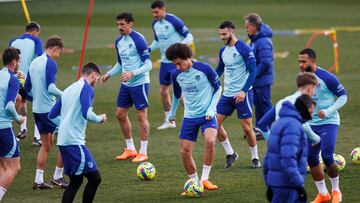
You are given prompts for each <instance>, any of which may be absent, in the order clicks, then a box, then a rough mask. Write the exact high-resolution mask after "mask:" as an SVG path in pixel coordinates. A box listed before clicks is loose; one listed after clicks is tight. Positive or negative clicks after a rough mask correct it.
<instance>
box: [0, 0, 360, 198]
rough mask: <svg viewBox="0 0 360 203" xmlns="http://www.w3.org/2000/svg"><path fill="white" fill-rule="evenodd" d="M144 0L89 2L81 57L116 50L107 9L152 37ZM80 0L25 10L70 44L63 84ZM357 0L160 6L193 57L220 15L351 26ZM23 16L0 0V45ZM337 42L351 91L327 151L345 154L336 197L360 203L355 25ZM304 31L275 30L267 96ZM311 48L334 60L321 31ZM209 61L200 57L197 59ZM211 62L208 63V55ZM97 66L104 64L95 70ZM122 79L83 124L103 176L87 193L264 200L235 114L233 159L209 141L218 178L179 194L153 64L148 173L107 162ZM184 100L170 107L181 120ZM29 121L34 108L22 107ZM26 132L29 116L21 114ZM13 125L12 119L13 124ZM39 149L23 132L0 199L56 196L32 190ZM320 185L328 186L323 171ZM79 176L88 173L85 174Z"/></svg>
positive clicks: (105, 57)
mask: <svg viewBox="0 0 360 203" xmlns="http://www.w3.org/2000/svg"><path fill="white" fill-rule="evenodd" d="M151 2H152V1H150V0H149V1H144V0H137V1H131V0H128V1H119V0H103V1H95V5H94V10H93V16H92V19H91V26H90V30H89V37H88V46H87V51H86V58H85V61H86V62H88V61H94V62H96V63H97V64H99V65H105V64H109V65H113V64H114V63H115V60H116V58H115V51H114V50H113V49H108V48H106V46H107V44H109V43H112V42H113V41H114V40H115V38H116V36H117V35H118V31H117V29H116V24H115V18H114V17H115V16H116V15H117V14H118V13H120V12H123V11H130V12H133V13H134V14H135V29H137V30H138V31H140V32H141V33H143V34H144V35H145V37H146V39H147V41H148V43H151V41H152V39H153V36H152V31H151V21H152V16H151V10H150V4H151ZM87 3H88V1H83V0H76V1H70V0H62V1H50V0H46V1H45V0H33V1H28V2H27V5H28V8H29V12H30V16H31V18H32V19H33V20H36V21H38V22H39V23H40V24H41V26H42V33H41V38H42V39H43V41H44V40H45V39H46V38H47V37H49V36H50V35H52V34H57V35H60V36H62V37H63V38H64V41H65V45H66V47H69V48H73V49H75V53H73V54H63V55H62V57H61V58H60V59H59V60H58V67H59V70H58V76H57V83H58V86H59V87H60V88H61V89H64V88H65V87H67V86H68V85H70V84H71V83H72V82H74V81H75V80H76V71H74V70H72V69H71V67H72V66H75V65H78V63H79V58H80V57H79V56H80V49H81V43H82V38H83V31H84V25H85V22H86V15H87V8H88V5H87ZM359 9H360V2H359V1H356V0H343V1H336V0H329V1H326V0H322V1H310V0H298V1H285V0H274V1H265V0H259V1H254V0H253V1H250V0H244V1H236V0H222V1H215V0H209V1H206V0H204V1H200V0H198V1H190V0H168V1H167V10H168V11H169V12H172V13H174V14H176V15H178V16H179V17H181V18H182V19H183V21H184V22H185V24H186V25H187V26H188V28H189V29H190V31H191V32H192V33H193V35H194V37H195V39H196V46H197V53H196V57H197V58H200V56H205V58H209V57H217V54H218V50H219V48H220V47H221V46H222V43H221V41H219V40H212V39H217V37H218V34H217V26H218V25H219V24H220V23H221V22H222V21H223V20H227V19H229V20H233V21H234V22H235V23H236V26H237V34H238V36H239V37H240V38H242V39H244V36H245V32H244V26H243V16H244V15H246V14H247V13H249V12H258V13H259V14H260V15H261V16H262V18H263V20H264V22H266V23H268V24H270V26H271V27H272V28H273V29H274V30H292V29H299V28H323V29H325V28H329V27H336V26H359V23H360V12H359ZM24 25H25V18H24V16H23V13H22V10H21V5H20V3H19V2H12V3H0V33H1V34H0V48H1V50H3V49H4V48H5V47H6V46H7V43H8V41H9V40H10V39H11V38H13V37H15V36H18V35H20V34H22V33H23V30H24ZM337 36H338V42H339V47H340V48H339V49H340V73H339V74H338V77H339V79H340V80H341V81H342V83H343V85H344V86H345V88H346V90H347V91H348V93H349V101H348V103H347V105H346V106H345V107H344V108H343V109H341V111H340V114H341V123H342V125H341V128H340V132H339V135H338V139H337V145H336V149H335V152H336V153H338V154H341V155H343V156H344V157H345V159H346V161H347V165H346V167H345V169H344V170H343V171H342V172H341V173H340V187H341V190H342V193H343V201H344V202H360V197H359V188H360V182H359V177H360V167H359V166H354V165H352V164H351V163H350V159H349V154H350V152H351V150H352V149H353V148H355V147H359V146H360V136H359V134H360V125H359V124H358V122H359V121H360V119H359V114H360V82H359V79H360V61H359V56H360V49H359V47H360V40H359V38H360V32H338V33H337ZM309 37H310V35H300V36H296V37H295V36H279V35H275V36H274V37H273V43H274V48H275V51H276V52H283V51H288V52H289V53H290V54H289V56H288V57H287V58H285V59H279V58H277V59H276V60H275V84H274V86H273V88H272V90H273V98H272V101H273V103H274V102H276V101H277V100H278V99H280V98H282V97H284V96H286V95H289V94H292V93H293V92H294V91H295V82H294V79H295V76H296V74H297V72H298V64H297V53H298V52H299V51H300V49H302V48H303V47H304V46H305V43H306V41H307V40H308V38H309ZM313 48H314V49H315V50H316V51H317V53H318V65H319V66H322V67H325V68H326V67H329V66H331V65H332V61H333V58H332V54H333V53H332V45H331V43H330V41H329V39H327V38H320V39H318V40H316V41H315V43H314V45H313ZM151 57H152V59H153V60H154V59H157V58H159V53H158V51H156V53H153V54H152V56H151ZM205 61H207V60H205ZM212 65H213V67H215V66H216V65H215V64H212ZM103 72H105V70H103ZM119 84H120V80H119V79H118V78H114V79H111V80H110V82H109V83H108V84H107V85H105V86H103V85H98V86H97V87H96V90H95V103H94V107H95V112H97V113H106V114H107V115H108V118H109V121H108V122H107V123H105V124H102V125H94V124H90V125H89V126H88V129H87V146H88V148H89V150H90V151H91V153H92V155H93V156H94V158H95V160H96V161H97V165H98V168H99V170H100V172H101V174H102V178H103V181H102V183H101V185H100V187H99V190H98V192H97V195H96V198H95V202H266V199H265V185H264V181H263V178H262V170H261V169H260V170H253V169H251V168H250V164H251V162H250V153H249V150H248V147H247V144H246V142H245V140H243V138H242V136H243V133H242V130H241V128H240V124H239V121H238V120H237V119H236V118H235V116H233V117H230V118H229V119H227V121H226V122H225V129H226V130H227V132H228V134H229V137H230V140H231V142H232V145H233V147H234V149H235V150H236V151H237V152H238V153H239V155H240V158H239V160H238V161H237V162H236V163H235V165H234V167H233V168H232V169H230V170H224V169H223V166H224V164H225V152H224V150H223V149H222V147H221V145H220V144H219V143H217V144H216V155H215V160H214V163H213V168H212V171H211V180H212V181H213V182H214V183H216V184H217V185H218V186H219V190H217V191H206V192H205V195H204V197H202V198H199V199H187V198H184V197H181V196H180V195H179V194H180V192H181V191H182V187H183V184H184V183H185V181H186V180H187V175H186V173H185V170H184V168H183V166H182V163H181V160H180V153H179V139H178V129H179V128H177V129H172V130H165V131H158V130H156V127H157V126H158V125H160V124H161V123H162V121H163V111H162V107H161V102H160V94H159V84H158V69H157V67H154V69H153V70H152V71H151V88H150V98H149V100H150V109H149V121H150V125H151V132H150V140H149V148H148V153H149V156H150V160H149V161H150V162H151V163H153V164H154V165H155V167H156V170H157V175H156V178H155V179H154V180H153V181H147V182H145V181H140V180H139V179H138V178H137V177H136V167H137V164H134V163H131V162H130V161H124V162H119V161H115V156H116V155H118V154H119V153H120V152H122V150H123V148H124V146H125V143H124V138H123V136H122V134H121V132H120V128H119V125H118V123H117V120H116V118H115V113H114V112H115V108H116V103H115V101H116V95H117V92H118V88H119ZM182 111H183V110H182V108H179V112H178V115H177V120H178V126H180V121H181V116H182ZM134 115H135V111H134V110H133V109H132V110H130V117H131V118H130V119H131V120H132V121H133V123H132V124H133V135H134V138H135V144H136V146H137V148H139V144H140V141H139V136H138V129H137V124H136V118H135V116H134ZM30 118H31V119H29V120H32V116H30ZM28 126H29V130H30V132H32V131H33V122H32V121H31V122H29V123H28ZM16 130H17V127H16ZM258 147H259V154H260V157H261V158H263V156H264V153H265V151H266V144H265V142H264V141H260V142H259V143H258ZM37 151H38V148H36V147H33V146H32V145H31V136H29V137H28V138H26V139H25V140H23V141H21V155H22V156H21V166H22V170H21V172H20V174H19V175H18V176H17V177H16V179H15V181H14V183H13V185H12V186H11V188H10V189H9V191H8V193H7V194H6V196H5V197H4V199H3V202H17V203H20V202H60V200H61V196H62V193H63V190H61V189H54V190H49V191H34V190H33V189H32V184H33V181H34V176H35V162H36V154H37ZM56 151H57V149H56V147H54V149H53V150H52V152H51V155H50V157H49V160H48V163H47V166H46V171H45V176H44V178H45V180H46V181H49V180H50V178H51V176H52V174H53V170H54V164H55V155H56ZM202 153H203V139H202V137H201V136H200V137H199V140H198V143H197V144H196V146H195V150H194V158H195V160H196V163H197V166H198V168H199V174H201V160H202ZM326 181H327V186H328V188H330V183H329V181H328V179H326ZM84 182H86V181H84ZM82 189H83V188H81V189H80V190H79V193H78V194H77V197H76V199H75V201H76V202H81V197H82ZM306 190H307V192H308V197H309V200H312V199H313V198H314V197H315V195H316V188H315V185H314V184H313V182H312V181H311V177H310V176H308V177H307V181H306Z"/></svg>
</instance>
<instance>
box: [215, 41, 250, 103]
mask: <svg viewBox="0 0 360 203" xmlns="http://www.w3.org/2000/svg"><path fill="white" fill-rule="evenodd" d="M216 72H217V74H218V75H219V77H220V76H221V75H222V74H223V73H224V93H223V95H224V96H227V97H233V96H235V95H236V94H237V93H239V92H240V91H241V90H243V91H244V92H247V91H248V90H249V89H251V88H252V84H253V83H254V81H255V78H256V61H255V56H254V53H253V52H252V50H251V48H250V47H249V46H248V45H247V44H245V43H244V42H242V41H237V42H236V43H235V45H234V46H224V47H222V48H221V49H220V52H219V65H218V67H217V68H216Z"/></svg>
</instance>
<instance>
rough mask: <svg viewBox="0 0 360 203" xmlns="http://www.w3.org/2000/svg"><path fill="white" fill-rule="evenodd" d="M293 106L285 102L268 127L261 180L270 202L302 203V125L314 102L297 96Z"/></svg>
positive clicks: (304, 144) (304, 198) (304, 148)
mask: <svg viewBox="0 0 360 203" xmlns="http://www.w3.org/2000/svg"><path fill="white" fill-rule="evenodd" d="M294 103H295V104H292V103H290V102H289V101H285V102H284V103H283V104H282V108H281V109H280V112H279V117H280V118H279V119H277V121H276V122H275V123H274V125H273V126H272V127H271V135H270V137H269V140H268V150H267V153H266V155H265V158H264V180H265V183H266V186H267V187H268V190H267V193H266V196H267V198H268V200H269V201H270V202H306V201H307V195H306V191H305V189H304V184H305V175H306V159H307V152H308V151H307V150H308V149H307V138H306V136H305V133H304V130H303V127H302V125H301V124H302V123H303V122H306V120H310V119H311V114H312V112H313V111H314V108H315V106H314V104H315V103H314V101H313V100H312V98H311V97H310V96H309V95H301V96H299V97H298V98H297V99H296V101H295V102H294Z"/></svg>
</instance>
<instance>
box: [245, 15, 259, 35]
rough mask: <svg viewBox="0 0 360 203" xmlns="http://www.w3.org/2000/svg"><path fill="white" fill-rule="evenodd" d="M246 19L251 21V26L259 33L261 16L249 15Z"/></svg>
mask: <svg viewBox="0 0 360 203" xmlns="http://www.w3.org/2000/svg"><path fill="white" fill-rule="evenodd" d="M244 19H245V20H247V21H249V23H250V24H252V25H254V26H255V27H256V29H257V30H258V31H259V30H260V27H261V24H262V19H261V17H260V15H259V14H257V13H249V14H248V15H246V16H245V17H244Z"/></svg>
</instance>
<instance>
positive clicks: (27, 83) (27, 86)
mask: <svg viewBox="0 0 360 203" xmlns="http://www.w3.org/2000/svg"><path fill="white" fill-rule="evenodd" d="M31 89H32V84H31V77H30V73H29V72H28V73H27V76H26V79H25V84H24V90H25V92H26V93H27V94H29V93H30V92H31Z"/></svg>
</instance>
